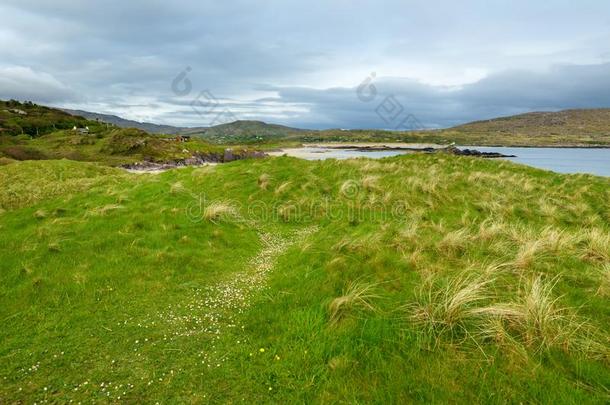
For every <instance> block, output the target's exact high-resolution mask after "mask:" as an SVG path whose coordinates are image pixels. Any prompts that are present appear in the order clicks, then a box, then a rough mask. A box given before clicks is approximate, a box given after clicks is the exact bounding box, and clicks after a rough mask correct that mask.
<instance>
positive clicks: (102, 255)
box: [0, 155, 610, 404]
mask: <svg viewBox="0 0 610 405" xmlns="http://www.w3.org/2000/svg"><path fill="white" fill-rule="evenodd" d="M609 189H610V180H608V179H607V178H600V177H595V176H588V175H574V176H568V175H560V174H555V173H551V172H545V171H541V170H536V169H532V168H528V167H525V166H520V165H516V164H512V163H509V162H504V161H486V160H480V159H473V158H467V157H458V156H451V155H407V156H401V157H395V158H389V159H383V160H379V161H374V160H369V159H356V160H348V161H332V160H327V161H304V160H298V159H293V158H285V157H282V158H269V159H262V160H251V161H239V162H234V163H229V164H223V165H218V166H213V167H205V168H198V169H195V168H186V169H183V170H172V171H168V172H165V173H162V174H158V175H132V174H129V173H125V172H124V171H121V170H118V169H112V168H108V167H102V166H99V165H96V164H92V163H82V162H73V161H68V160H62V161H57V160H55V161H36V162H32V161H30V162H19V163H14V164H11V165H7V166H3V167H0V308H1V309H0V319H2V328H0V364H1V367H0V381H2V384H0V402H1V403H34V402H36V403H70V402H74V403H78V402H83V403H85V402H86V403H90V402H98V403H115V402H116V403H118V402H125V403H157V402H158V403H237V402H248V403H388V404H389V403H553V404H555V403H600V404H601V403H608V400H609V399H610V397H609V395H608V387H609V386H610V349H609V348H610V306H608V299H609V297H610V239H609V235H610V212H609V211H608V190H609Z"/></svg>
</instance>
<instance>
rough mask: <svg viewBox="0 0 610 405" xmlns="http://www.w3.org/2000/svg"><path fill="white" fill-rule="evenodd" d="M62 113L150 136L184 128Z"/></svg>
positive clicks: (91, 115) (84, 114)
mask: <svg viewBox="0 0 610 405" xmlns="http://www.w3.org/2000/svg"><path fill="white" fill-rule="evenodd" d="M61 110H62V111H65V112H67V113H68V114H71V115H75V116H79V117H85V118H87V119H89V120H92V121H101V122H105V123H108V124H112V125H115V126H117V127H120V128H137V129H141V130H143V131H146V132H148V133H151V134H177V133H179V132H180V131H182V130H184V129H185V128H181V127H175V126H172V125H159V124H153V123H150V122H139V121H133V120H127V119H124V118H121V117H118V116H116V115H110V114H100V113H94V112H89V111H83V110H70V109H67V108H62V109H61Z"/></svg>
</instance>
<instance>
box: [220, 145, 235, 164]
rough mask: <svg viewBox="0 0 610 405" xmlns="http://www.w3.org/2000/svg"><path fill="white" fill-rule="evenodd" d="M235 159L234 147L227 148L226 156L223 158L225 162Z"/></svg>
mask: <svg viewBox="0 0 610 405" xmlns="http://www.w3.org/2000/svg"><path fill="white" fill-rule="evenodd" d="M233 160H235V156H233V149H230V148H229V149H225V153H224V156H223V158H222V161H223V162H232V161H233Z"/></svg>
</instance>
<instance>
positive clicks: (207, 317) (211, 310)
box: [158, 226, 317, 366]
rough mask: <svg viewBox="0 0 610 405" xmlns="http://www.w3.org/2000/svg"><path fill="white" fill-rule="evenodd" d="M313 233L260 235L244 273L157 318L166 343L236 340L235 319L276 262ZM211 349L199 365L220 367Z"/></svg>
mask: <svg viewBox="0 0 610 405" xmlns="http://www.w3.org/2000/svg"><path fill="white" fill-rule="evenodd" d="M316 230H317V228H316V227H315V226H310V227H307V228H303V229H301V230H299V231H297V232H295V233H294V234H292V235H291V236H289V237H287V238H284V237H281V236H278V235H275V234H272V233H261V234H260V239H261V242H262V244H263V248H262V250H261V251H260V252H259V253H258V254H257V255H256V256H254V257H253V258H252V259H251V260H250V261H249V262H248V265H247V266H246V269H245V270H243V271H240V272H237V273H233V274H231V275H230V276H229V277H228V278H227V279H226V280H223V281H221V282H218V283H216V284H213V285H211V286H208V287H205V288H202V289H197V290H194V291H193V293H192V295H191V296H189V297H188V298H186V299H185V300H184V301H183V302H182V303H179V304H177V305H173V306H170V307H169V308H168V309H167V310H166V311H164V312H161V313H160V314H159V318H160V319H158V321H159V323H162V324H164V323H165V324H168V326H170V328H169V329H170V330H172V335H171V336H167V339H168V340H170V341H172V340H177V339H180V338H183V337H187V336H207V337H209V338H211V339H212V342H214V341H215V340H219V339H221V338H222V337H223V336H224V335H227V334H228V332H233V333H231V336H232V337H233V338H235V336H236V335H237V336H239V332H238V331H239V329H241V328H243V326H242V325H240V324H239V322H238V320H237V318H238V317H239V315H240V314H242V313H243V312H244V311H245V310H246V309H247V308H248V307H249V306H250V304H251V302H252V300H253V298H254V297H255V295H257V294H259V293H260V292H262V291H263V290H264V289H265V288H266V286H267V280H268V277H269V272H270V271H272V270H273V267H274V265H275V261H276V259H277V258H278V257H279V256H280V255H282V254H283V253H284V252H286V250H287V249H288V248H289V247H291V246H293V245H295V244H298V243H301V242H302V241H303V240H305V238H307V237H308V236H309V235H311V234H312V233H314V232H315V231H316ZM238 342H239V340H238ZM242 342H243V340H242ZM214 348H215V346H209V347H208V348H207V350H204V351H202V353H201V357H202V363H207V364H208V365H209V366H220V363H219V361H221V359H222V356H220V355H219V354H218V353H215V350H214Z"/></svg>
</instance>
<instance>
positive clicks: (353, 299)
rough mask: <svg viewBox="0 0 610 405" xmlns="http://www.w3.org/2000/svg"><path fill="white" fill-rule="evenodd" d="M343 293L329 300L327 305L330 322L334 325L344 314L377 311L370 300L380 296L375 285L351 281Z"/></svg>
mask: <svg viewBox="0 0 610 405" xmlns="http://www.w3.org/2000/svg"><path fill="white" fill-rule="evenodd" d="M342 294H343V295H341V296H340V297H337V298H335V299H333V300H332V301H331V303H330V304H329V306H328V309H329V311H330V323H331V324H333V325H335V324H337V323H338V322H339V321H341V320H342V319H344V318H345V317H346V316H348V315H350V314H353V313H354V312H356V311H372V312H375V311H377V309H376V307H375V306H374V305H373V304H372V301H374V300H376V299H378V298H380V296H379V295H378V294H377V293H376V285H374V284H366V283H361V282H354V281H353V282H351V283H350V284H349V285H348V286H347V288H346V289H345V290H343V293H342Z"/></svg>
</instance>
